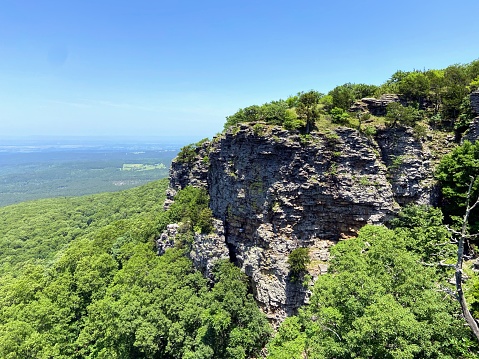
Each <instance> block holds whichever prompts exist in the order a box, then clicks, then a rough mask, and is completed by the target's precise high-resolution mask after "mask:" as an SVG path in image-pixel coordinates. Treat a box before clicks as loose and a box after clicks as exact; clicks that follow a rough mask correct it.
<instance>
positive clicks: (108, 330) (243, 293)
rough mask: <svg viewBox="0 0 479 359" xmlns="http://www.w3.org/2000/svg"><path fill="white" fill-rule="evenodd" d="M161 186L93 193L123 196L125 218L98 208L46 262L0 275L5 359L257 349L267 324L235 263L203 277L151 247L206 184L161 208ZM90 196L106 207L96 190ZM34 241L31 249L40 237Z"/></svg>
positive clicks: (198, 205) (198, 203)
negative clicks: (164, 225) (98, 214)
mask: <svg viewBox="0 0 479 359" xmlns="http://www.w3.org/2000/svg"><path fill="white" fill-rule="evenodd" d="M166 184H167V183H166V182H165V181H161V182H157V183H152V184H149V185H147V186H144V187H142V188H139V189H135V190H129V191H126V192H124V193H119V194H116V193H115V194H108V195H104V196H103V195H102V196H98V199H103V200H105V199H107V197H108V196H116V197H115V198H116V200H118V201H120V203H121V201H122V200H124V201H125V202H124V203H123V204H125V205H127V206H131V210H126V209H125V213H127V214H128V216H127V217H125V218H122V219H115V215H114V213H113V214H112V218H108V216H109V214H107V213H104V212H101V213H102V214H103V215H104V216H105V217H106V218H97V217H95V220H94V221H92V222H91V223H90V226H89V227H85V234H84V235H83V233H82V232H80V234H79V235H78V237H77V238H75V239H74V240H71V241H70V242H69V243H68V246H66V247H65V248H64V249H63V250H61V251H55V253H52V256H54V257H53V258H52V259H51V260H50V262H48V263H47V264H46V265H32V264H28V262H29V261H28V259H27V260H25V261H23V262H19V263H18V267H19V268H20V267H23V270H21V271H20V270H17V271H16V272H15V275H16V277H14V276H13V275H12V274H10V273H9V274H6V273H5V274H4V275H2V276H1V277H0V357H1V358H22V359H23V358H60V359H61V358H65V359H66V358H166V359H169V358H178V359H180V358H198V357H207V358H247V357H257V356H259V353H260V350H261V348H262V347H263V346H264V345H265V344H266V341H267V340H268V338H269V336H270V333H271V328H270V326H269V324H268V322H267V321H266V319H265V317H264V315H263V314H262V313H261V312H260V311H259V309H258V308H257V306H256V304H255V302H254V300H253V299H252V297H251V295H250V294H248V286H247V281H246V277H245V275H244V274H243V273H241V272H240V270H239V269H238V268H236V267H234V266H233V265H232V264H230V263H226V262H220V263H218V264H217V265H216V266H215V270H214V274H215V281H214V283H208V281H207V279H205V278H204V277H203V276H202V274H201V273H200V272H198V271H196V270H195V269H194V268H193V264H192V262H191V260H189V259H188V258H187V257H186V256H185V253H184V252H183V250H181V249H169V250H167V251H166V253H165V254H164V255H163V256H161V257H159V256H157V255H156V254H155V252H154V251H153V250H152V242H151V240H152V238H153V236H154V234H155V233H156V228H157V227H158V226H160V227H161V225H162V223H169V221H170V220H172V219H177V218H185V217H188V218H190V217H194V215H195V213H196V212H198V211H199V212H201V211H202V210H203V209H205V208H207V204H208V198H207V196H206V194H205V192H204V191H203V190H199V189H196V188H187V189H185V190H183V191H180V192H179V193H178V195H177V196H176V201H175V204H173V205H172V209H171V210H170V211H168V212H163V211H162V210H161V206H162V202H163V200H164V192H165V189H166ZM129 194H130V195H132V198H129ZM87 198H88V199H89V201H92V202H93V203H92V206H96V208H98V209H99V210H100V211H103V209H102V206H101V205H100V203H99V202H98V201H95V199H96V197H93V196H92V197H87ZM71 200H73V199H71ZM80 203H81V201H80ZM108 203H109V204H111V205H114V206H116V205H117V204H119V203H118V202H116V201H113V200H110V201H109V202H108ZM183 207H184V208H183ZM40 212H41V211H40ZM47 213H48V212H47ZM209 215H210V214H209ZM210 219H211V218H210ZM194 220H195V221H196V223H197V224H198V223H200V224H201V219H197V218H196V219H194ZM65 225H68V223H67V224H65ZM9 226H10V227H9V228H7V229H6V230H7V232H9V231H15V228H12V225H11V224H10V225H9ZM65 229H67V228H64V229H63V230H65ZM44 233H45V232H44ZM60 233H61V232H60ZM60 235H61V234H60ZM31 239H32V240H33V241H32V242H31V243H30V242H29V240H30V239H26V242H28V243H29V245H30V246H31V248H32V250H34V248H35V245H36V244H38V240H39V238H38V237H32V238H31Z"/></svg>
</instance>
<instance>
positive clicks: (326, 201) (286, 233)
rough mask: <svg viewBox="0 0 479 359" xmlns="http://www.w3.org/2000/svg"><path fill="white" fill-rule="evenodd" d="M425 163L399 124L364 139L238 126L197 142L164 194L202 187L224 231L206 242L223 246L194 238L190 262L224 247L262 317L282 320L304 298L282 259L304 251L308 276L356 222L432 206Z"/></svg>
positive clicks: (320, 268) (321, 268)
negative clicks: (193, 155)
mask: <svg viewBox="0 0 479 359" xmlns="http://www.w3.org/2000/svg"><path fill="white" fill-rule="evenodd" d="M429 158H430V154H429V149H428V148H427V146H425V144H424V143H423V142H422V141H421V140H419V139H416V138H415V137H414V134H413V132H412V130H408V129H404V128H393V129H388V130H384V131H379V132H378V134H377V136H376V139H373V138H368V137H366V136H364V135H362V134H360V133H359V132H358V131H356V130H354V129H350V128H339V129H336V130H335V131H331V132H329V133H323V134H321V133H312V134H311V135H310V136H306V137H304V136H303V137H301V136H300V135H298V134H294V133H291V132H288V131H286V130H284V129H282V128H280V127H271V126H267V125H264V124H261V123H260V124H242V125H239V126H237V127H236V128H232V129H230V130H229V131H227V132H226V133H224V134H222V135H221V136H219V137H217V138H215V139H213V141H211V142H207V143H204V144H203V145H202V147H201V148H198V149H197V156H196V159H195V160H194V161H193V162H190V163H179V162H174V163H173V165H172V167H171V172H170V189H169V190H168V197H169V200H172V198H173V196H174V194H175V193H176V191H177V190H179V189H181V188H184V187H185V186H187V185H195V186H203V187H205V188H206V189H207V190H208V192H209V195H210V207H211V209H212V211H213V215H214V216H215V218H217V219H218V220H219V221H220V222H218V223H220V224H219V226H220V227H221V225H222V226H223V228H222V230H218V228H217V229H216V232H221V233H220V235H219V236H218V238H219V239H212V238H210V239H209V241H210V242H211V243H217V242H218V241H224V242H225V243H224V244H223V243H222V244H221V245H220V244H218V243H219V242H218V243H217V245H211V243H210V244H205V245H200V244H199V243H196V242H198V241H200V242H201V241H202V239H201V238H202V237H200V236H197V237H196V238H195V244H194V248H196V249H195V253H194V259H195V263H201V267H203V268H207V267H208V268H209V266H211V265H210V264H208V263H210V262H213V261H214V260H216V259H217V258H219V257H222V258H223V257H224V256H225V253H226V249H225V248H227V250H228V254H229V258H230V260H232V261H234V262H235V264H236V265H237V266H239V267H240V268H242V270H243V271H244V272H245V273H246V274H247V275H248V276H249V277H250V278H251V284H252V288H253V293H254V295H255V298H256V300H257V301H258V303H259V304H260V305H261V307H262V309H263V310H264V312H265V313H266V314H267V315H268V316H269V317H270V318H271V319H272V320H273V321H281V320H282V319H283V318H284V317H285V316H286V315H290V314H292V313H294V312H295V311H296V310H297V308H298V307H299V306H301V305H302V304H303V303H304V302H307V300H308V295H309V292H308V290H307V286H306V287H305V286H303V284H302V283H299V282H292V281H291V280H290V276H289V266H288V264H287V258H288V255H289V253H290V252H291V251H292V250H293V249H295V248H297V247H309V248H310V251H309V253H310V257H311V264H310V267H309V268H308V269H309V273H310V275H311V277H312V278H313V280H314V279H315V278H317V276H318V275H319V274H321V273H322V272H325V271H326V269H327V261H328V259H329V250H328V248H329V247H330V246H331V245H333V244H335V243H336V242H337V241H339V240H342V239H346V238H348V237H351V236H354V235H355V234H356V233H357V231H358V230H359V229H360V228H361V227H362V226H364V225H365V224H380V223H384V222H385V221H387V220H388V219H389V218H391V217H392V216H393V215H394V214H395V213H396V212H397V211H398V210H399V204H401V205H403V204H407V203H410V202H415V203H431V202H432V201H434V195H433V193H434V186H433V179H432V172H433V171H432V169H431V165H430V161H429ZM169 200H167V203H168V201H169ZM218 223H217V225H216V227H218ZM215 241H217V242H215ZM224 245H226V247H224ZM216 246H221V249H220V250H213V249H214V248H215V247H216ZM198 248H202V249H201V250H198ZM212 248H213V249H212ZM218 253H220V256H219V255H218Z"/></svg>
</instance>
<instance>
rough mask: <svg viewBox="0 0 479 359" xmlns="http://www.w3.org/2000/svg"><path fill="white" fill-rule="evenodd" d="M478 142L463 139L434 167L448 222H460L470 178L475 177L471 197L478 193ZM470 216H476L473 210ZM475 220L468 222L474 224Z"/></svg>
mask: <svg viewBox="0 0 479 359" xmlns="http://www.w3.org/2000/svg"><path fill="white" fill-rule="evenodd" d="M478 176H479V144H473V143H471V142H469V141H467V140H466V141H464V143H463V144H462V145H460V146H457V147H456V148H455V149H454V150H453V151H452V152H450V153H448V154H447V155H445V156H444V157H443V158H442V160H441V162H440V163H439V165H438V166H437V169H436V178H437V179H438V181H439V183H440V184H441V190H442V195H443V200H442V207H443V210H444V214H445V215H446V216H447V219H448V221H449V222H451V221H452V222H454V221H456V222H457V223H459V225H460V223H461V216H462V214H463V213H464V210H465V208H466V204H467V196H468V190H469V186H468V183H469V182H470V178H471V177H472V178H475V179H476V180H475V182H474V183H473V185H472V188H471V191H472V192H471V197H472V198H476V197H477V196H478V195H479V177H478ZM471 218H477V210H474V212H473V215H472V217H471ZM476 222H477V220H476V221H474V222H473V223H470V224H471V225H472V226H476Z"/></svg>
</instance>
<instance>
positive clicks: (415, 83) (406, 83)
mask: <svg viewBox="0 0 479 359" xmlns="http://www.w3.org/2000/svg"><path fill="white" fill-rule="evenodd" d="M430 86H431V84H430V82H429V78H428V77H427V76H426V74H424V73H423V72H420V71H413V72H409V73H407V74H405V75H404V76H403V77H402V78H401V80H400V81H399V82H398V84H397V88H398V91H399V93H400V94H402V95H404V96H405V98H406V99H407V100H409V101H413V102H416V103H418V104H420V103H422V101H423V100H424V99H426V98H427V96H428V95H429V89H430Z"/></svg>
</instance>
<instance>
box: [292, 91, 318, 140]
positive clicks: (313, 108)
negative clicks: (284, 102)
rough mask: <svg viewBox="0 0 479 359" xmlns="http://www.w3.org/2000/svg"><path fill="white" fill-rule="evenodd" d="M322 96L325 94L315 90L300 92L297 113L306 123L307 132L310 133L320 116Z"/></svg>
mask: <svg viewBox="0 0 479 359" xmlns="http://www.w3.org/2000/svg"><path fill="white" fill-rule="evenodd" d="M322 96H323V94H321V93H319V92H317V91H314V90H311V91H308V92H302V93H300V94H299V98H298V105H297V106H296V113H297V115H298V118H300V119H302V120H303V121H304V122H305V123H306V126H305V129H304V130H305V132H306V133H310V132H311V131H312V130H313V129H314V127H315V122H316V120H317V119H318V118H319V113H320V111H319V107H318V104H319V100H320V99H321V97H322Z"/></svg>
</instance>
